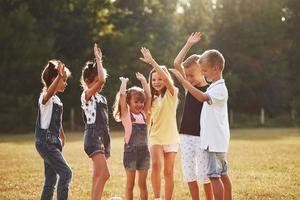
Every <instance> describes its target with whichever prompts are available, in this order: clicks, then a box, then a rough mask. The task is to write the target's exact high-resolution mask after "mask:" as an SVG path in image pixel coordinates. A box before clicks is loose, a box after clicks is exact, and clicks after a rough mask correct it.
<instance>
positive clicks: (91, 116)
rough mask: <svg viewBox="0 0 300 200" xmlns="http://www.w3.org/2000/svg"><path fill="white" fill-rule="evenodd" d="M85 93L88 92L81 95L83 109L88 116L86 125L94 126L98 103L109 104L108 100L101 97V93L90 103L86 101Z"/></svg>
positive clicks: (90, 100) (92, 98) (93, 97)
mask: <svg viewBox="0 0 300 200" xmlns="http://www.w3.org/2000/svg"><path fill="white" fill-rule="evenodd" d="M85 93H86V90H84V91H83V92H82V94H81V108H82V109H83V111H84V114H85V116H86V121H87V122H86V123H87V124H94V123H95V121H96V108H97V103H99V102H103V103H105V104H106V103H107V102H106V99H105V98H104V97H103V96H101V95H100V94H99V93H96V94H94V95H93V96H92V97H91V98H90V99H89V100H88V101H86V100H85Z"/></svg>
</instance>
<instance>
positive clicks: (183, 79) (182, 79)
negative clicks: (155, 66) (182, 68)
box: [169, 69, 185, 83]
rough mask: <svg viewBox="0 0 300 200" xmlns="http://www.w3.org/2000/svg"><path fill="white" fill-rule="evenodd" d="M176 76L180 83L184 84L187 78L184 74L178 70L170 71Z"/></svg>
mask: <svg viewBox="0 0 300 200" xmlns="http://www.w3.org/2000/svg"><path fill="white" fill-rule="evenodd" d="M169 70H170V71H171V72H172V73H173V74H174V76H175V77H176V78H177V79H178V81H179V82H181V83H182V82H184V81H185V78H184V77H183V76H182V74H181V73H180V72H179V71H178V70H177V69H169Z"/></svg>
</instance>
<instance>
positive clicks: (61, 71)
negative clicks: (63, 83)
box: [42, 61, 67, 104]
mask: <svg viewBox="0 0 300 200" xmlns="http://www.w3.org/2000/svg"><path fill="white" fill-rule="evenodd" d="M50 62H51V61H50ZM57 68H58V74H57V76H56V78H55V79H54V81H53V82H52V83H51V85H50V86H49V87H48V89H47V91H46V94H45V95H44V97H43V101H42V103H43V104H46V103H47V101H48V100H49V99H50V98H51V97H52V96H53V95H54V94H55V93H56V92H57V86H58V83H59V81H60V80H61V79H63V78H65V77H66V76H67V74H66V72H65V65H64V64H63V63H61V62H58V65H57Z"/></svg>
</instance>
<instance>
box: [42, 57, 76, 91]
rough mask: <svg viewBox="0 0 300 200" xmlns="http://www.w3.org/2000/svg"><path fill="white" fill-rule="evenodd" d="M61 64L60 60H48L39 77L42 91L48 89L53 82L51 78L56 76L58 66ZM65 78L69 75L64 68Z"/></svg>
mask: <svg viewBox="0 0 300 200" xmlns="http://www.w3.org/2000/svg"><path fill="white" fill-rule="evenodd" d="M59 63H61V61H60V60H55V59H53V60H49V61H48V63H47V65H45V67H44V70H43V72H42V75H41V80H42V83H43V85H44V89H46V88H48V87H49V86H50V85H51V83H52V82H53V78H55V77H56V76H57V75H58V68H57V67H58V64H59ZM65 71H66V73H67V77H69V76H70V75H71V73H70V70H69V69H68V68H66V67H65Z"/></svg>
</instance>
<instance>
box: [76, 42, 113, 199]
mask: <svg viewBox="0 0 300 200" xmlns="http://www.w3.org/2000/svg"><path fill="white" fill-rule="evenodd" d="M94 55H95V62H87V63H86V65H85V66H84V67H83V70H82V77H81V83H82V87H83V89H84V91H83V92H82V95H81V107H82V110H83V121H84V123H85V129H84V151H85V152H86V154H87V155H88V156H89V157H90V158H91V159H92V161H93V168H94V170H93V180H92V192H91V199H92V200H96V199H97V200H99V199H101V196H102V192H103V189H104V185H105V183H106V181H107V180H108V179H109V176H110V174H109V170H108V166H107V163H106V159H108V157H109V156H110V136H109V128H108V115H107V102H106V98H105V97H104V96H102V95H100V94H99V92H100V91H101V90H102V88H103V85H104V83H105V79H106V71H105V69H104V68H103V66H102V52H101V50H100V48H98V47H97V44H95V45H94Z"/></svg>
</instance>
